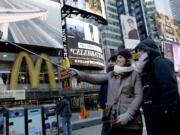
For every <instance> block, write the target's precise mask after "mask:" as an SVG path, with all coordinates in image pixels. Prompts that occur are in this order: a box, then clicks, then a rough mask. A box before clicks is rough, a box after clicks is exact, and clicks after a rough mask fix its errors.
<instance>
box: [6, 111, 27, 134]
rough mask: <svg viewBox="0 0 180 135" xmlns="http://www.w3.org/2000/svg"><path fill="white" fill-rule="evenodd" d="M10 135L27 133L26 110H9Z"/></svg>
mask: <svg viewBox="0 0 180 135" xmlns="http://www.w3.org/2000/svg"><path fill="white" fill-rule="evenodd" d="M9 135H25V118H24V110H10V111H9Z"/></svg>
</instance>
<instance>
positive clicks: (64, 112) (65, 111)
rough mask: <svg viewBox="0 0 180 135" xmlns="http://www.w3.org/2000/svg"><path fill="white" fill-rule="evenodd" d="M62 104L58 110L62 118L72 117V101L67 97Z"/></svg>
mask: <svg viewBox="0 0 180 135" xmlns="http://www.w3.org/2000/svg"><path fill="white" fill-rule="evenodd" d="M60 102H61V103H60V104H59V106H58V107H59V108H58V109H59V110H60V114H61V117H71V115H72V106H71V101H70V99H68V98H66V97H65V98H63V99H62V100H61V101H60Z"/></svg>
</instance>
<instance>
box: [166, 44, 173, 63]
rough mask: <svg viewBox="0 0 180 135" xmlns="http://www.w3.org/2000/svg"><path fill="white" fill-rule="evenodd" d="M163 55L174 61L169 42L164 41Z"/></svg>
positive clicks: (171, 46)
mask: <svg viewBox="0 0 180 135" xmlns="http://www.w3.org/2000/svg"><path fill="white" fill-rule="evenodd" d="M164 57H165V58H167V59H169V60H171V61H172V62H174V56H173V45H172V44H171V43H167V42H165V43H164Z"/></svg>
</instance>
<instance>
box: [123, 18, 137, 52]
mask: <svg viewBox="0 0 180 135" xmlns="http://www.w3.org/2000/svg"><path fill="white" fill-rule="evenodd" d="M120 19H121V27H122V32H123V38H124V44H125V48H128V49H134V48H135V47H136V45H137V44H138V43H139V33H138V28H137V23H136V18H135V17H132V16H126V15H120Z"/></svg>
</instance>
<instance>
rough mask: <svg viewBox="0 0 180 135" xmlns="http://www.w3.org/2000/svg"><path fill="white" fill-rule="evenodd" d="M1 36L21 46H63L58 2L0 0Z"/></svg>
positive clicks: (48, 0) (46, 0) (47, 0)
mask: <svg viewBox="0 0 180 135" xmlns="http://www.w3.org/2000/svg"><path fill="white" fill-rule="evenodd" d="M0 6H1V10H0V30H1V31H2V32H3V37H2V38H3V39H5V40H8V41H10V42H15V43H19V44H25V45H34V46H40V47H42V46H43V47H51V48H63V44H62V38H61V36H60V35H62V34H61V22H60V18H61V15H60V11H59V9H60V4H59V3H58V2H54V1H52V0H1V4H0Z"/></svg>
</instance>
